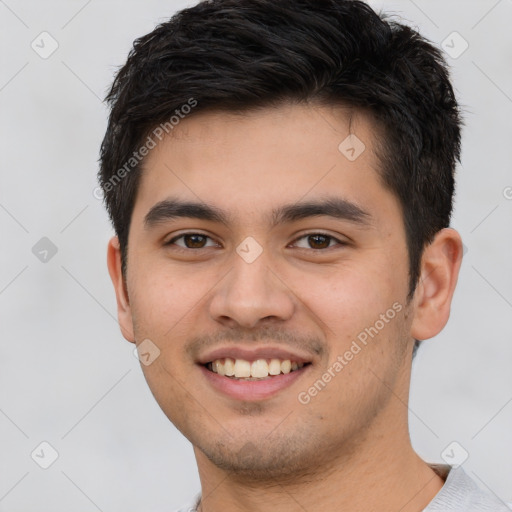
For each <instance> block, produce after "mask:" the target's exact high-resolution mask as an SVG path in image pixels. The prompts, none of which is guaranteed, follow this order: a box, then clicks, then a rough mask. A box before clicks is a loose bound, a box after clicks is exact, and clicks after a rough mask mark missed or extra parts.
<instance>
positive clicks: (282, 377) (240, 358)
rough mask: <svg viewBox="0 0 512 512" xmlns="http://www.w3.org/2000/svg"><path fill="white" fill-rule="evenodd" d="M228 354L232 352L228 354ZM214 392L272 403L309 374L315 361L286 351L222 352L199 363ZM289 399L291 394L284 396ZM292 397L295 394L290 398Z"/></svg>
mask: <svg viewBox="0 0 512 512" xmlns="http://www.w3.org/2000/svg"><path fill="white" fill-rule="evenodd" d="M226 352H230V353H229V355H228V354H226ZM198 363H199V364H198V366H199V369H200V370H201V373H202V375H203V377H204V378H205V381H206V383H208V384H209V386H211V389H212V390H213V391H214V392H215V393H220V395H221V396H223V397H225V398H229V399H230V400H235V401H237V402H239V401H244V402H251V401H262V400H270V399H273V398H274V397H277V396H281V395H282V394H283V393H285V390H286V389H287V388H289V389H292V387H293V386H294V385H295V386H298V384H297V383H298V382H299V381H300V379H301V378H303V377H304V376H305V375H307V374H309V373H310V367H312V361H308V360H307V359H306V358H304V357H301V356H300V355H298V354H293V353H291V352H288V351H283V350H277V349H273V350H266V349H260V350H253V351H248V350H244V349H243V348H230V349H229V350H224V349H219V350H216V351H215V352H212V353H211V354H210V355H209V356H206V357H205V359H203V360H202V361H198ZM283 396H284V397H287V396H289V393H286V394H284V395H283ZM291 396H293V395H291Z"/></svg>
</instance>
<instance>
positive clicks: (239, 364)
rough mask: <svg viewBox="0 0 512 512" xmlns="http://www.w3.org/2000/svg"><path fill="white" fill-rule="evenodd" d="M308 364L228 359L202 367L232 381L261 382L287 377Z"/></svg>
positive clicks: (274, 360) (285, 360) (286, 361)
mask: <svg viewBox="0 0 512 512" xmlns="http://www.w3.org/2000/svg"><path fill="white" fill-rule="evenodd" d="M309 364H311V363H309V362H301V361H300V362H299V361H292V360H290V359H277V358H272V359H256V360H255V361H248V360H246V359H233V358H230V357H226V358H222V359H215V360H213V361H210V362H208V363H206V364H205V365H204V367H205V368H206V369H207V370H209V371H210V372H212V373H216V374H217V375H220V376H222V377H228V378H229V379H232V380H242V381H261V380H268V379H274V378H276V377H278V376H280V375H288V374H289V373H292V372H296V371H298V370H301V369H302V368H304V366H308V365H309Z"/></svg>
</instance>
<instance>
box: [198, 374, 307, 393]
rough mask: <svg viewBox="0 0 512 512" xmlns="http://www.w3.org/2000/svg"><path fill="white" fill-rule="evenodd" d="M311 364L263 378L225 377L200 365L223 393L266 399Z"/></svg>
mask: <svg viewBox="0 0 512 512" xmlns="http://www.w3.org/2000/svg"><path fill="white" fill-rule="evenodd" d="M309 366H310V365H306V366H303V367H302V368H299V369H298V370H294V371H293V372H290V373H286V374H281V375H276V376H275V377H269V378H268V379H262V380H238V379H232V378H229V377H224V376H222V375H219V374H218V373H215V372H212V371H210V370H208V369H207V368H206V367H204V366H203V365H199V368H200V370H201V371H202V372H203V375H204V376H205V377H206V378H207V379H208V381H209V382H210V384H211V385H212V386H213V387H214V388H215V389H216V390H218V391H220V392H221V393H223V394H225V395H227V396H229V397H230V398H234V399H235V400H244V401H248V400H264V399H265V398H270V397H271V396H273V395H276V394H277V393H279V391H281V390H283V389H285V388H287V387H288V386H291V385H292V384H293V383H294V382H295V381H296V380H297V379H300V378H301V377H302V376H303V375H304V373H305V372H307V371H308V368H309Z"/></svg>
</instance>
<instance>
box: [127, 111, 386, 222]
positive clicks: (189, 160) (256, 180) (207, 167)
mask: <svg viewBox="0 0 512 512" xmlns="http://www.w3.org/2000/svg"><path fill="white" fill-rule="evenodd" d="M376 133H377V131H376V128H375V125H374V123H373V122H372V120H371V119H370V118H369V117H368V116H367V115H365V114H363V113H361V112H355V111H354V110H352V109H348V108H344V107H333V106H331V107H328V106H319V105H302V104H301V105H297V104H295V105H282V106H280V107H276V108H266V109H260V110H255V111H249V112H245V113H241V114H235V113H227V112H202V113H201V112H200V113H195V114H194V115H191V116H190V117H189V118H186V117H185V118H184V119H182V120H181V121H180V122H179V124H177V125H176V126H174V128H173V130H172V132H171V133H170V135H169V136H166V137H165V138H163V140H161V141H158V142H157V144H156V147H155V148H154V149H152V150H151V152H150V153H149V155H148V156H147V157H146V160H145V162H144V165H143V168H142V176H141V180H140V184H139V190H138V193H137V199H136V203H135V210H137V213H140V214H141V215H145V213H146V212H147V211H148V209H149V208H151V207H152V206H153V205H155V204H157V203H158V202H160V201H163V200H165V199H166V198H167V197H169V196H173V197H181V198H182V199H185V200H193V201H196V202H197V201H199V202H205V203H208V204H214V205H217V206H219V207H221V208H222V209H223V210H227V211H230V212H232V213H233V214H234V218H241V217H240V216H239V215H238V214H239V213H240V212H242V211H244V210H245V211H246V212H249V211H250V212H252V213H253V214H256V212H261V211H263V210H267V213H266V216H267V218H269V217H268V210H269V209H275V207H276V206H279V204H284V203H286V204H290V203H293V202H298V201H301V200H312V199H318V198H319V197H322V196H325V195H329V196H331V197H332V196H333V194H337V195H339V196H341V197H342V198H345V199H350V200H351V202H352V203H354V204H357V205H359V206H361V207H362V208H363V209H365V208H364V205H365V204H371V203H372V202H375V201H376V200H378V199H379V198H380V199H382V198H384V199H387V200H388V201H389V200H393V199H394V198H390V197H386V196H390V194H389V192H388V191H387V190H386V189H385V188H384V187H383V186H382V184H381V182H380V178H379V174H378V169H379V161H378V158H377V156H376V154H375V152H374V146H375V143H374V141H375V137H376ZM135 210H134V215H135V213H136V211H135ZM245 220H247V219H245Z"/></svg>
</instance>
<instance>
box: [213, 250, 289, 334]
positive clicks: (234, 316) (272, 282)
mask: <svg viewBox="0 0 512 512" xmlns="http://www.w3.org/2000/svg"><path fill="white" fill-rule="evenodd" d="M295 304H296V303H295V301H294V295H293V292H292V291H291V289H290V288H289V287H288V286H287V285H286V283H285V282H284V280H283V279H282V278H281V277H280V276H278V274H277V272H276V271H274V270H272V269H271V268H270V267H269V261H268V258H266V257H265V256H264V254H262V255H261V256H260V257H259V258H258V259H256V260H255V261H253V262H251V263H248V262H247V261H245V260H244V259H243V258H241V257H240V256H239V255H238V254H234V255H233V266H232V268H231V270H230V271H229V272H228V273H227V275H226V276H225V277H224V279H223V280H222V281H221V282H220V283H219V284H218V285H217V286H216V287H215V290H214V293H213V296H212V298H211V301H210V304H209V307H210V315H211V316H212V318H213V319H214V320H215V321H217V322H219V323H222V324H223V325H225V326H227V327H236V326H240V327H245V328H248V329H251V328H254V327H256V326H257V325H258V323H262V322H268V321H275V322H279V321H286V320H289V319H290V318H291V317H292V316H293V313H294V310H295Z"/></svg>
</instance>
